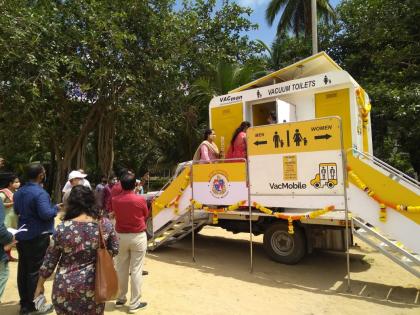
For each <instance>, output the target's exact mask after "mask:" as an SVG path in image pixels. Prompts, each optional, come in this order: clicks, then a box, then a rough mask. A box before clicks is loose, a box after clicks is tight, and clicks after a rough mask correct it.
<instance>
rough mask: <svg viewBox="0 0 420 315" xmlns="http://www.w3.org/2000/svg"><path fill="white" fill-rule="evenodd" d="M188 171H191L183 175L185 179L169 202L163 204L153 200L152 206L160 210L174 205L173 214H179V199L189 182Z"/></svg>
mask: <svg viewBox="0 0 420 315" xmlns="http://www.w3.org/2000/svg"><path fill="white" fill-rule="evenodd" d="M190 172H191V171H189V172H188V174H187V175H185V177H184V179H185V181H184V183H182V185H181V188H180V189H179V192H178V194H177V195H176V197H175V198H174V199H173V200H172V201H171V202H170V203H168V204H167V205H163V204H160V203H158V202H156V201H155V202H153V204H154V206H155V207H156V208H158V209H159V210H162V209H164V208H170V207H172V206H173V207H174V214H175V215H178V214H179V199H180V198H181V196H182V194H183V193H184V190H185V189H186V188H187V187H188V185H189V184H190V176H189V175H190Z"/></svg>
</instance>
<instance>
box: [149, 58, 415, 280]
mask: <svg viewBox="0 0 420 315" xmlns="http://www.w3.org/2000/svg"><path fill="white" fill-rule="evenodd" d="M370 106H371V105H370V102H369V97H368V95H367V93H366V92H365V91H364V90H363V89H362V87H361V86H360V85H359V84H358V83H357V82H356V81H355V80H354V79H353V78H352V77H351V76H350V74H349V73H347V72H346V71H345V70H343V69H342V68H340V67H339V66H338V65H337V64H336V63H335V62H334V61H333V60H332V59H331V58H330V57H329V56H328V55H327V54H325V53H324V52H321V53H318V54H316V55H314V56H311V57H309V58H306V59H304V60H302V61H299V62H297V63H295V64H293V65H290V66H288V67H286V68H284V69H281V70H279V71H276V72H274V73H271V74H269V75H267V76H265V77H263V78H260V79H258V80H256V81H253V82H250V83H248V84H246V85H244V86H241V87H239V88H237V89H235V90H233V91H231V92H230V93H229V94H227V95H221V96H217V97H215V98H213V99H212V100H211V102H210V104H209V118H210V126H211V128H213V129H215V131H216V134H217V139H216V144H217V145H218V146H219V148H220V147H221V148H225V150H226V149H227V145H228V144H229V142H230V139H231V137H232V134H233V132H234V130H235V129H236V128H237V127H238V126H239V124H240V123H241V122H242V121H245V120H246V121H249V122H250V123H251V126H252V127H251V128H249V129H248V131H247V158H246V159H243V160H240V161H238V160H236V161H229V160H219V161H215V162H212V163H200V162H192V161H190V162H184V163H181V164H180V165H179V166H178V169H177V172H176V176H175V177H174V178H173V179H172V180H171V181H170V182H169V183H168V184H167V185H166V186H165V187H164V188H163V189H162V190H161V191H160V192H159V194H157V195H156V198H155V199H154V201H153V204H152V217H151V219H150V220H149V227H148V228H149V230H150V233H151V234H152V238H151V239H150V241H149V248H150V249H151V250H153V249H156V248H158V247H159V246H162V245H168V244H170V243H171V242H174V241H176V240H178V239H181V238H183V237H185V236H186V235H188V234H191V232H194V231H198V230H199V229H200V228H201V227H202V226H204V225H208V224H212V225H216V226H219V227H221V228H224V229H226V230H228V231H232V232H233V233H239V232H250V235H251V237H252V234H254V235H259V234H263V235H264V249H265V250H266V252H267V254H268V255H269V256H270V257H271V258H272V259H274V260H276V261H278V262H282V263H287V264H294V263H297V262H299V261H300V260H301V259H302V258H303V257H304V255H306V254H307V253H310V252H312V251H313V250H314V249H328V250H337V251H345V250H346V245H347V244H348V243H351V241H352V236H353V235H354V234H356V235H357V236H358V237H359V238H361V239H363V240H364V241H365V242H367V243H368V244H369V245H370V246H372V247H374V248H376V249H377V250H379V251H381V252H382V253H383V254H385V255H387V256H388V257H389V258H390V259H392V260H393V261H394V262H396V263H398V264H400V265H401V266H402V267H404V268H405V269H406V270H408V271H410V272H412V273H413V274H414V275H416V276H417V277H419V276H420V259H419V255H418V254H417V253H420V241H419V240H420V227H419V223H420V186H419V182H417V181H416V180H414V179H412V178H410V177H409V176H407V175H405V174H403V173H402V172H400V171H398V170H396V169H395V168H393V167H392V166H390V165H388V164H386V163H384V162H382V161H381V160H379V159H377V158H376V157H374V156H373V151H372V134H371V120H370ZM271 112H276V116H277V122H276V123H275V124H270V125H269V124H268V122H267V117H268V116H269V114H270V113H271ZM347 224H348V225H349V229H348V233H345V231H346V228H345V227H346V225H347ZM251 233H252V234H251ZM192 234H193V235H194V233H192ZM347 239H348V240H349V242H346V240H347ZM193 240H194V237H193Z"/></svg>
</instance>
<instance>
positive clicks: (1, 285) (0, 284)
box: [0, 261, 9, 299]
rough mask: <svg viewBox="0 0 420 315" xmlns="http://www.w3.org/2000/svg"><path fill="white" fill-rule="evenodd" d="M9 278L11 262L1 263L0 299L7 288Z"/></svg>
mask: <svg viewBox="0 0 420 315" xmlns="http://www.w3.org/2000/svg"><path fill="white" fill-rule="evenodd" d="M8 278H9V262H8V261H0V299H1V297H2V296H3V292H4V289H5V288H6V283H7V279H8Z"/></svg>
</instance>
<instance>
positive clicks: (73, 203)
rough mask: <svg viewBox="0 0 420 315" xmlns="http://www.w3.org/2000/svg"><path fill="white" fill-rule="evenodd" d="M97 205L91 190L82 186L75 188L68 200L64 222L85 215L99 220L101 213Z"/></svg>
mask: <svg viewBox="0 0 420 315" xmlns="http://www.w3.org/2000/svg"><path fill="white" fill-rule="evenodd" d="M95 205H96V200H95V195H94V194H93V191H92V190H91V189H89V188H88V187H85V186H82V185H77V186H74V187H73V188H72V190H71V192H70V195H69V198H68V199H67V205H66V207H67V209H66V213H65V214H64V217H63V220H72V219H74V218H77V217H78V216H79V215H81V214H83V213H84V214H86V215H88V216H90V217H92V218H95V219H97V218H98V217H99V212H98V210H97V209H96V207H95Z"/></svg>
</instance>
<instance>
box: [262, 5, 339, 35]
mask: <svg viewBox="0 0 420 315" xmlns="http://www.w3.org/2000/svg"><path fill="white" fill-rule="evenodd" d="M311 12H312V9H311V0H271V1H270V3H269V4H268V7H267V9H266V14H265V16H266V20H267V23H268V24H269V25H270V26H271V25H273V23H274V20H275V19H276V17H277V16H278V15H280V14H281V16H280V20H279V23H278V25H277V36H284V35H287V34H288V33H289V32H291V33H292V34H294V36H295V37H300V36H302V35H303V36H304V37H306V38H309V37H310V36H311V34H312V22H311V21H312V19H311ZM317 12H318V19H319V20H321V21H322V22H323V23H326V24H330V23H331V22H332V21H333V19H334V16H335V14H334V10H333V8H332V6H331V4H330V3H329V1H328V0H317Z"/></svg>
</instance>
